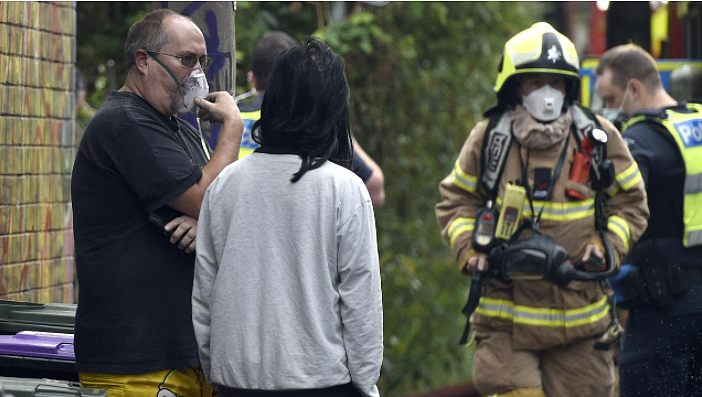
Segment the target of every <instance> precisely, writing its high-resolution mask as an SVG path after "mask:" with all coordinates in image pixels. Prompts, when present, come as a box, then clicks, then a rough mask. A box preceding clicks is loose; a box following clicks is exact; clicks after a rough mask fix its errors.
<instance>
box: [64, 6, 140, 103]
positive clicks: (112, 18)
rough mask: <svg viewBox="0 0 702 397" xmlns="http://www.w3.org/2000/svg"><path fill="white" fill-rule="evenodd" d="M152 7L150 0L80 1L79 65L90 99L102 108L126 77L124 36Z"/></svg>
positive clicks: (77, 10)
mask: <svg viewBox="0 0 702 397" xmlns="http://www.w3.org/2000/svg"><path fill="white" fill-rule="evenodd" d="M149 11H151V3H150V2H148V1H147V2H120V1H114V2H107V3H101V2H90V1H79V2H77V3H76V17H77V20H78V23H77V24H76V26H77V30H78V31H77V34H76V41H77V48H78V51H77V55H76V65H77V66H78V69H80V70H81V72H82V73H83V75H84V76H85V81H86V85H87V87H86V88H87V91H88V96H87V98H86V101H87V102H88V104H90V105H91V106H93V107H95V108H99V107H100V106H101V105H102V104H103V102H105V100H106V99H107V96H108V95H109V94H110V90H113V89H118V88H119V87H121V86H122V83H123V82H124V80H125V78H126V70H125V67H124V40H125V39H126V38H127V32H128V31H129V27H130V26H131V25H132V24H133V23H134V22H136V21H137V20H139V19H140V18H141V17H143V16H144V15H146V13H147V12H149Z"/></svg>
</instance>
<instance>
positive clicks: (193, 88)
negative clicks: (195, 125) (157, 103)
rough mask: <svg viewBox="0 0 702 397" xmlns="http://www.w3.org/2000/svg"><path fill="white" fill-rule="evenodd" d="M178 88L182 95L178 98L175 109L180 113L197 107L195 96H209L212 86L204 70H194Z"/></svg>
mask: <svg viewBox="0 0 702 397" xmlns="http://www.w3.org/2000/svg"><path fill="white" fill-rule="evenodd" d="M178 90H179V91H180V93H181V95H180V96H181V97H180V98H178V99H177V100H176V103H175V110H176V112H178V113H187V112H190V111H191V110H193V109H194V108H195V98H207V95H208V94H209V93H210V86H209V85H208V84H207V78H206V77H205V74H204V73H203V72H202V71H200V70H193V71H192V72H190V74H189V75H187V76H185V78H183V81H181V82H180V83H179V84H178Z"/></svg>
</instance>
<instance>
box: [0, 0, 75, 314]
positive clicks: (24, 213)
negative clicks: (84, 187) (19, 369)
mask: <svg viewBox="0 0 702 397" xmlns="http://www.w3.org/2000/svg"><path fill="white" fill-rule="evenodd" d="M75 16H76V12H75V3H74V2H51V3H48V2H47V3H38V2H5V1H0V299H13V300H26V301H32V302H72V301H73V285H72V282H73V271H74V270H73V268H74V257H73V230H72V219H71V203H70V176H71V168H72V165H73V159H74V157H75V150H76V149H75V127H74V125H75V124H74V113H75V110H74V107H75V104H74V103H75V99H74V96H73V89H72V87H73V85H74V75H73V73H74V64H75V53H76V51H75V48H76V41H75V34H76V22H75Z"/></svg>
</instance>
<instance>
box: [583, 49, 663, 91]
mask: <svg viewBox="0 0 702 397" xmlns="http://www.w3.org/2000/svg"><path fill="white" fill-rule="evenodd" d="M606 69H611V70H612V84H614V85H616V86H617V87H619V88H621V89H622V90H625V89H626V85H627V83H628V82H629V79H632V78H634V79H637V80H639V81H640V82H641V84H643V85H644V87H646V90H647V91H648V92H650V93H654V92H656V91H658V90H659V89H661V88H663V83H662V82H661V75H660V73H659V72H658V68H657V67H656V60H655V59H653V57H652V56H651V55H650V54H649V53H648V52H646V50H644V49H643V48H641V47H640V46H638V45H635V44H623V45H619V46H616V47H613V48H611V49H609V50H607V52H605V53H604V55H603V56H602V58H601V59H600V63H599V65H597V69H596V70H595V73H596V74H597V75H598V76H600V75H602V73H604V71H605V70H606Z"/></svg>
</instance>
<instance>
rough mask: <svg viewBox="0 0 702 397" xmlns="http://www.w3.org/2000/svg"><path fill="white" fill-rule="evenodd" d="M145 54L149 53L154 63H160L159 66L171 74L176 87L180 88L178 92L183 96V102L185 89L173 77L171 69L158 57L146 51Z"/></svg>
mask: <svg viewBox="0 0 702 397" xmlns="http://www.w3.org/2000/svg"><path fill="white" fill-rule="evenodd" d="M147 54H149V56H150V57H151V58H152V59H153V60H154V61H156V63H158V64H159V65H161V67H163V68H164V69H166V72H168V74H169V75H170V76H171V78H172V79H173V81H175V82H176V84H178V89H179V90H180V94H181V96H182V97H183V104H185V89H184V88H183V85H182V84H180V81H178V79H176V77H175V75H174V74H173V72H171V69H169V68H168V66H166V65H164V64H163V62H161V61H159V60H158V58H156V57H155V56H153V55H151V54H150V53H148V52H147Z"/></svg>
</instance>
